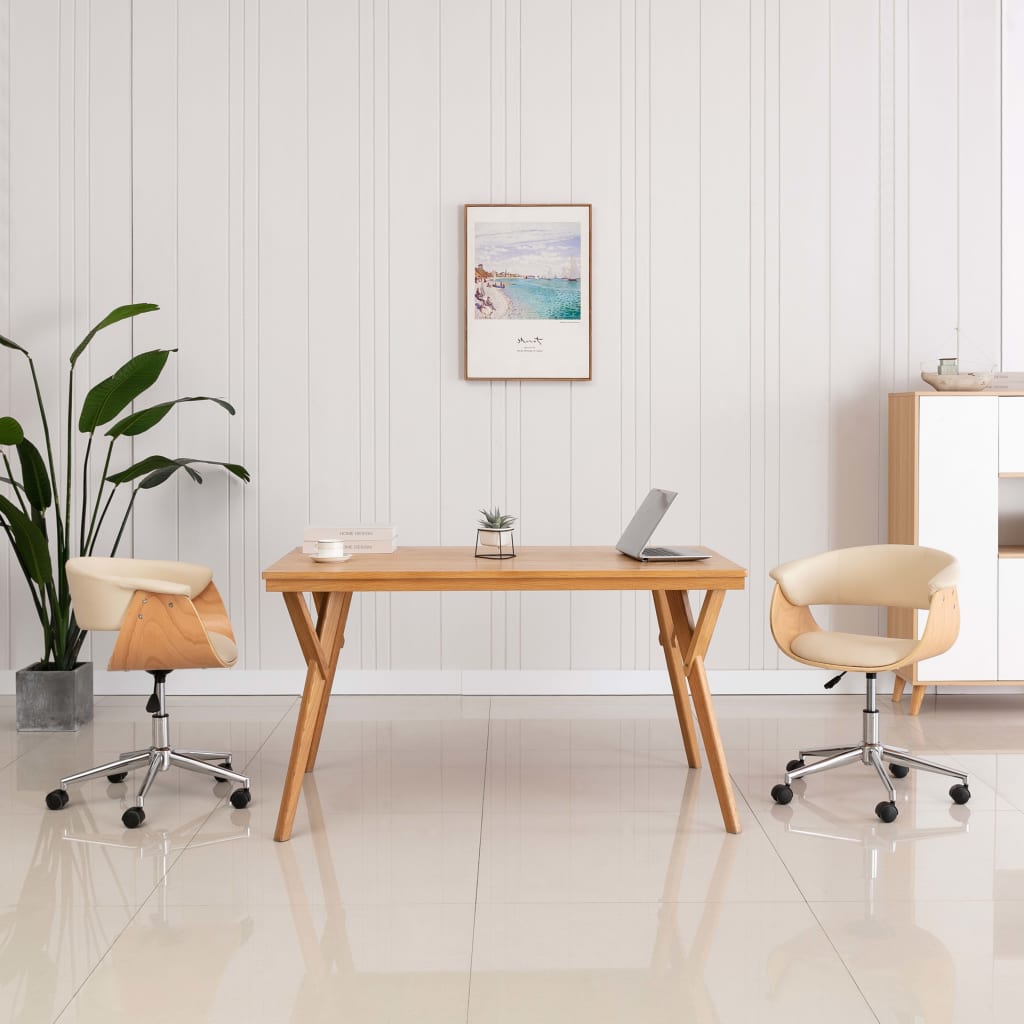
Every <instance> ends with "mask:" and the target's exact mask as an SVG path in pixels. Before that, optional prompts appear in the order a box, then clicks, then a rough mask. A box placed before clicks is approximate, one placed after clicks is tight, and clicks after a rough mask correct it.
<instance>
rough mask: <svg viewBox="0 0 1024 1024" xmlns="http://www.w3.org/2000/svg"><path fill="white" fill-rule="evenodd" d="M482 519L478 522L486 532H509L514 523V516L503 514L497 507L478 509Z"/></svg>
mask: <svg viewBox="0 0 1024 1024" xmlns="http://www.w3.org/2000/svg"><path fill="white" fill-rule="evenodd" d="M480 515H482V516H483V519H480V520H478V521H479V523H480V525H481V526H482V527H483V528H484V529H486V530H509V529H511V528H512V526H513V524H514V523H515V521H516V518H517V517H516V516H511V515H508V514H505V513H503V512H502V511H501V509H500V508H498V506H497V505H495V506H494V508H493V509H486V508H482V509H480Z"/></svg>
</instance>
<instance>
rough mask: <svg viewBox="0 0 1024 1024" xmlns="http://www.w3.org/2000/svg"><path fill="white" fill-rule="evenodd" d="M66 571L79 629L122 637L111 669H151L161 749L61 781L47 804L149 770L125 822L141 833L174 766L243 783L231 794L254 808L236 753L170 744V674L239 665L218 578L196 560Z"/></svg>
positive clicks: (123, 561) (94, 561) (90, 565)
mask: <svg viewBox="0 0 1024 1024" xmlns="http://www.w3.org/2000/svg"><path fill="white" fill-rule="evenodd" d="M66 568H67V577H68V586H69V587H70V589H71V599H72V603H73V606H74V610H75V618H76V621H77V622H78V624H79V626H81V627H82V628H83V629H86V630H90V631H91V630H108V631H111V632H113V631H116V632H117V641H116V642H115V644H114V651H113V653H112V654H111V656H110V663H109V665H108V668H111V669H115V670H127V669H143V670H145V671H146V672H149V673H150V674H151V675H152V676H153V680H154V682H153V694H152V696H151V697H150V698H149V702H148V703H147V705H146V710H147V711H149V712H151V713H152V715H153V744H152V746H150V747H149V748H148V749H146V750H134V751H131V752H129V753H127V754H122V755H121V757H119V758H118V759H117V760H116V761H111V762H109V763H107V764H102V765H99V766H97V767H96V768H90V769H89V770H88V771H84V772H78V773H77V774H75V775H70V776H68V777H67V778H64V779H61V780H60V786H59V788H58V789H55V790H53V791H52V792H50V793H48V794H47V796H46V803H47V806H48V807H50V808H51V809H52V810H59V809H60V808H61V807H64V806H66V804H67V802H68V794H67V787H68V786H69V785H71V784H72V783H74V782H83V781H85V780H86V779H91V778H98V777H99V776H103V775H106V776H107V777H108V778H109V779H110V781H111V782H115V783H116V782H122V781H124V779H125V778H126V776H127V773H128V772H129V771H131V770H133V769H135V768H142V767H143V766H147V767H148V770H147V772H146V777H145V779H144V780H143V783H142V785H141V787H140V788H139V793H138V797H137V800H136V805H135V806H134V807H130V808H129V809H128V810H127V811H125V813H124V815H123V816H122V821H123V822H124V824H125V825H126V826H127V827H128V828H137V827H138V826H139V825H141V824H142V822H143V821H144V820H145V818H146V812H145V810H144V805H145V798H146V794H147V793H148V792H149V789H150V787H151V786H152V784H153V781H154V780H155V779H156V776H157V773H158V772H161V771H167V770H168V769H169V768H170V767H171V766H172V765H174V766H176V767H179V768H187V769H189V770H190V771H195V772H200V773H203V774H206V775H210V776H213V777H214V778H216V779H217V780H218V781H224V780H230V781H231V782H235V783H237V784H238V785H239V786H240V788H239V789H236V790H235V791H234V792H233V793H232V794H231V803H232V805H233V806H235V807H246V806H247V805H248V804H249V801H250V799H251V793H250V790H249V779H248V778H247V777H246V776H244V775H239V774H238V773H237V772H235V771H233V770H232V767H231V754H230V753H228V752H226V751H209V750H176V749H172V748H171V746H170V743H169V715H168V714H167V712H166V710H165V704H164V684H165V682H166V679H167V676H168V675H169V674H170V672H171V671H172V670H173V669H176V668H230V667H231V666H232V665H233V664H234V663H235V662H236V661H237V660H238V646H237V645H236V643H235V636H234V632H233V631H232V629H231V622H230V621H229V619H228V615H227V611H226V610H225V608H224V603H223V601H222V600H221V598H220V594H219V593H218V592H217V588H216V587H215V586H214V584H213V573H212V572H211V571H210V570H209V569H208V568H206V567H205V566H202V565H193V564H191V563H188V562H162V561H148V560H145V559H139V558H72V559H71V560H70V561H68V563H67V567H66Z"/></svg>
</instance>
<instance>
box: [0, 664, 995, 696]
mask: <svg viewBox="0 0 1024 1024" xmlns="http://www.w3.org/2000/svg"><path fill="white" fill-rule="evenodd" d="M828 677H829V673H828V672H825V671H818V670H816V669H794V668H789V669H754V670H733V669H711V670H710V671H709V672H708V680H709V682H710V684H711V691H712V693H716V694H820V693H823V692H824V691H823V689H822V686H823V684H824V683H825V681H826V680H827V679H828ZM172 680H173V692H174V693H179V694H183V695H195V696H221V695H225V696H243V695H253V696H266V695H268V694H299V693H301V692H302V685H303V681H304V672H302V671H301V670H299V669H295V670H294V671H289V670H273V669H266V670H249V669H235V670H234V671H231V672H219V671H197V670H191V671H190V670H188V669H182V670H179V671H177V672H175V673H174V675H173V677H172ZM151 685H152V684H151V683H150V680H149V677H148V676H146V675H144V674H143V673H142V672H107V671H104V670H99V669H97V670H96V672H95V676H94V689H95V692H96V694H97V695H98V696H106V695H119V694H148V693H149V692H150V689H151ZM943 689H944V692H958V691H953V690H952V688H951V687H944V688H943ZM862 690H863V681H862V680H861V679H860V678H859V677H857V676H852V675H851V676H848V677H847V678H846V679H844V680H843V681H842V682H841V683H840V684H839V686H838V687H836V690H835V692H837V693H860V692H862ZM1006 690H1007V688H1006V687H998V688H993V692H1006ZM334 692H335V693H339V694H341V693H358V694H374V695H376V694H455V695H464V696H470V695H473V696H498V695H501V696H507V695H516V694H523V695H529V696H543V695H548V694H550V695H595V696H607V695H616V694H622V695H643V694H667V693H669V692H670V689H669V682H668V674H667V673H666V672H665V671H664V670H656V669H652V670H639V669H622V670H616V669H554V670H550V671H546V670H532V671H511V670H492V671H488V670H483V669H480V670H477V669H473V670H464V671H460V670H456V669H451V670H438V671H432V670H423V671H386V670H381V671H373V670H362V669H353V670H349V671H346V670H344V669H342V670H340V671H339V673H338V676H337V678H336V679H335V683H334ZM879 692H882V693H890V692H892V676H891V675H888V674H887V675H885V676H883V677H882V678H880V680H879ZM964 692H970V693H979V692H988V690H987V689H983V688H981V687H971V688H970V689H969V690H965V691H964ZM13 693H14V671H13V670H12V669H8V670H0V695H4V694H6V695H10V694H13Z"/></svg>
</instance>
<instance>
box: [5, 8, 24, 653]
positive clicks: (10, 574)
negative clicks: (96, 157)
mask: <svg viewBox="0 0 1024 1024" xmlns="http://www.w3.org/2000/svg"><path fill="white" fill-rule="evenodd" d="M0 334H3V335H4V336H5V337H10V335H11V0H0ZM15 354H16V353H14V352H12V351H11V350H10V349H7V348H0V406H2V408H4V409H11V408H12V401H13V398H14V388H13V384H12V380H11V378H12V373H13V370H14V366H15V360H14V357H15ZM5 475H6V474H5ZM17 573H18V566H17V563H15V561H14V558H13V556H12V555H11V549H10V546H9V545H8V544H7V543H5V542H0V666H3V665H9V664H11V661H12V658H11V615H10V608H11V605H12V603H13V597H14V592H15V590H16V589H17V588H18V587H19V586H20V584H19V583H18V581H17V579H16V575H17Z"/></svg>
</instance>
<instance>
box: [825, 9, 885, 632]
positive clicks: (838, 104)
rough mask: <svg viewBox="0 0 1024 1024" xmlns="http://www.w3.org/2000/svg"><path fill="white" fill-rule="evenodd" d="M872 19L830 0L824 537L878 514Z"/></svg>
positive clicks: (875, 532)
mask: <svg viewBox="0 0 1024 1024" xmlns="http://www.w3.org/2000/svg"><path fill="white" fill-rule="evenodd" d="M878 30H879V25H878V12H877V10H876V9H874V8H871V7H868V6H854V5H847V4H833V5H832V15H831V33H830V35H831V44H830V46H831V90H830V96H831V112H830V126H831V127H830V132H829V137H830V151H829V169H830V177H829V222H830V226H831V230H830V234H829V268H830V281H829V294H830V296H831V301H830V303H829V314H830V318H829V334H830V338H831V347H830V351H831V359H830V367H829V370H830V373H829V395H830V400H831V407H832V408H831V416H832V424H833V429H832V431H831V436H830V449H829V464H830V465H831V467H832V473H831V493H830V496H829V508H830V510H831V522H830V523H829V540H828V543H829V547H833V548H836V547H850V546H853V545H856V544H871V543H873V542H874V541H875V540H876V538H878V537H879V536H880V535H882V534H884V532H885V521H884V520H883V521H881V522H879V519H878V510H879V497H878V491H879V483H880V480H879V476H878V473H877V472H876V467H877V465H878V458H879V450H880V441H879V429H880V422H881V416H880V411H881V410H882V409H884V408H885V407H886V405H887V402H886V400H885V392H884V385H883V384H882V382H881V379H880V373H879V347H878V344H879V343H878V334H879V176H878V167H879V122H878V111H879V103H878V89H879V58H878V43H879V31H878ZM834 624H835V625H836V627H837V628H840V629H844V630H847V631H850V632H858V631H859V632H874V631H875V629H876V628H877V625H878V613H877V612H876V611H873V610H872V611H867V610H864V609H842V610H841V612H836V614H835V617H834Z"/></svg>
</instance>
